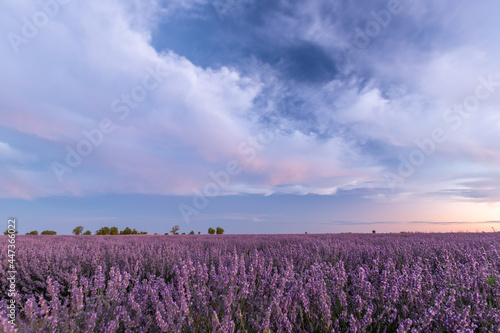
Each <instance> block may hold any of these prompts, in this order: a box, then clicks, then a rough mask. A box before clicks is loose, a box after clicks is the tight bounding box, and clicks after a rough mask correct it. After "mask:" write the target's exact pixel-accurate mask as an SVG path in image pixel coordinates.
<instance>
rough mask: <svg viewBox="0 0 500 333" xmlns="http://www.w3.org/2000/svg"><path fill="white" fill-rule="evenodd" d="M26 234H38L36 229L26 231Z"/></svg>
mask: <svg viewBox="0 0 500 333" xmlns="http://www.w3.org/2000/svg"><path fill="white" fill-rule="evenodd" d="M26 235H34V236H36V235H38V230H33V231H30V232H27V233H26Z"/></svg>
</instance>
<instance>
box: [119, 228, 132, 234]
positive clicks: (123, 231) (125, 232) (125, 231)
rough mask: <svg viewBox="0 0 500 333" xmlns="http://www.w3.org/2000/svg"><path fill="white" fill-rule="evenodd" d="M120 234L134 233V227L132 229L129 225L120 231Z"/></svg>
mask: <svg viewBox="0 0 500 333" xmlns="http://www.w3.org/2000/svg"><path fill="white" fill-rule="evenodd" d="M120 235H132V229H130V228H129V227H126V228H125V229H123V230H122V231H120Z"/></svg>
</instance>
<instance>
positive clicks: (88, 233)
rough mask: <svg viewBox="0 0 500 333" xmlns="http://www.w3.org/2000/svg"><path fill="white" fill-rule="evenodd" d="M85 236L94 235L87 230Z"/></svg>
mask: <svg viewBox="0 0 500 333" xmlns="http://www.w3.org/2000/svg"><path fill="white" fill-rule="evenodd" d="M83 234H84V235H85V236H90V235H92V231H90V230H87V231H85V232H84V233H83Z"/></svg>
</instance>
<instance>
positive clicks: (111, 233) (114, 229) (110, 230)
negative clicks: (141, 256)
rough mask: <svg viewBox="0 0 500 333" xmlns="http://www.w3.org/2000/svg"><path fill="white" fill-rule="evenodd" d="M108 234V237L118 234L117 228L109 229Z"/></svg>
mask: <svg viewBox="0 0 500 333" xmlns="http://www.w3.org/2000/svg"><path fill="white" fill-rule="evenodd" d="M109 234H110V235H118V234H119V232H118V228H117V227H111V228H109Z"/></svg>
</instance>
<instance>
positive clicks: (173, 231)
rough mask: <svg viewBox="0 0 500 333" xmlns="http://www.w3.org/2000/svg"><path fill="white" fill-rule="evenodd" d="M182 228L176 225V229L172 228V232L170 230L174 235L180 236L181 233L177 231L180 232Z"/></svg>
mask: <svg viewBox="0 0 500 333" xmlns="http://www.w3.org/2000/svg"><path fill="white" fill-rule="evenodd" d="M180 229H181V228H180V227H179V226H178V225H176V226H174V227H172V230H170V232H171V233H172V235H178V234H179V233H178V232H177V231H179V230H180Z"/></svg>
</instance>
